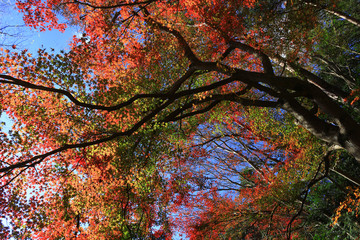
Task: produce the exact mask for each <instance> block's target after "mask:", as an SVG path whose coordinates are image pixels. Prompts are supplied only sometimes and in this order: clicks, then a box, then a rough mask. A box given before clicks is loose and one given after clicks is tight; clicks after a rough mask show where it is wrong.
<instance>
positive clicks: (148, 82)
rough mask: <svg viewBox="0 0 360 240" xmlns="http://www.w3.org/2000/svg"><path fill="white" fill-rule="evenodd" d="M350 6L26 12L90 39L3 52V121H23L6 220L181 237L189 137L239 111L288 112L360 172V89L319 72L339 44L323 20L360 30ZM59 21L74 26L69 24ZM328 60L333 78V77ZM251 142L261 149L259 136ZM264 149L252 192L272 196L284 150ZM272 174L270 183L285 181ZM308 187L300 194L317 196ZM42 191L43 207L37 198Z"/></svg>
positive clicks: (59, 7)
mask: <svg viewBox="0 0 360 240" xmlns="http://www.w3.org/2000/svg"><path fill="white" fill-rule="evenodd" d="M343 5H344V4H343V3H341V4H335V3H334V2H333V1H312V2H308V1H275V2H274V1H254V0H243V1H226V2H225V1H207V0H195V1H182V0H179V1H175V2H174V1H157V0H148V1H113V2H111V3H110V2H108V1H73V2H68V1H61V0H56V1H18V2H17V6H18V8H19V10H20V11H21V12H22V13H23V14H24V20H25V22H26V24H27V25H28V26H30V27H33V28H36V29H38V30H40V31H45V30H51V29H58V30H61V31H62V30H64V29H65V28H66V26H67V25H66V24H72V25H76V26H78V27H79V28H80V29H81V30H82V32H83V34H82V37H74V39H73V40H72V42H71V44H70V48H71V50H70V51H68V52H65V51H61V52H59V53H53V52H51V51H50V52H47V51H46V50H44V49H40V50H39V51H38V54H37V56H33V55H34V54H31V53H28V52H27V51H26V50H22V51H14V52H10V51H9V50H4V51H3V52H2V55H1V63H0V68H1V70H0V71H1V75H0V78H1V79H0V83H1V92H0V94H1V109H2V111H3V112H5V113H6V114H7V115H8V116H10V117H11V118H12V119H13V121H14V122H15V124H14V126H13V130H12V132H11V133H10V134H5V133H4V134H2V135H1V137H2V139H3V141H2V143H1V169H0V172H1V173H2V176H1V181H2V187H1V188H2V189H3V191H4V194H3V196H2V198H1V207H2V211H3V212H6V213H7V214H8V215H9V214H10V215H11V216H13V218H14V219H21V217H23V216H27V218H28V219H35V220H33V222H31V223H30V222H26V223H25V220H19V221H18V222H16V224H15V225H16V227H17V229H19V234H20V235H21V236H22V237H25V236H30V235H34V236H37V237H38V238H41V237H42V238H44V239H48V238H49V236H50V235H51V236H55V237H56V236H59V237H64V238H71V237H74V236H76V237H79V238H81V237H82V238H84V239H86V238H87V237H88V236H90V235H92V236H97V237H98V238H100V239H101V238H105V239H106V238H108V237H109V236H107V235H106V234H114V236H120V237H122V238H124V239H126V238H135V237H149V236H153V237H160V238H161V237H165V236H170V235H171V234H170V232H171V224H170V223H169V222H168V219H169V218H168V216H167V215H168V213H167V209H168V207H169V206H170V205H171V204H173V203H175V205H176V203H177V204H178V205H179V204H181V203H182V202H183V201H185V200H184V199H185V198H186V196H187V190H188V189H189V188H190V187H191V184H190V185H187V184H186V179H187V177H188V176H185V175H184V176H181V175H179V174H178V173H179V172H172V171H173V170H172V169H173V168H175V167H176V164H177V163H178V162H177V161H175V160H174V159H176V156H177V155H178V154H179V152H181V151H180V149H181V148H182V147H184V146H186V144H183V143H185V142H186V141H185V140H186V138H188V137H189V136H190V135H191V134H193V133H194V132H195V131H196V130H198V129H199V128H200V129H201V128H203V127H205V126H207V124H208V123H209V122H211V120H212V119H214V118H217V119H221V118H224V117H225V115H226V113H230V112H229V111H227V110H228V109H229V108H230V106H233V105H235V106H237V107H238V108H246V107H249V108H250V107H251V108H258V109H263V108H270V109H274V110H276V111H279V114H278V115H279V119H276V118H275V120H276V121H278V123H281V122H282V121H283V118H282V117H281V116H280V115H282V114H283V113H284V112H285V111H286V112H287V113H290V114H291V115H292V117H293V118H291V119H292V122H296V123H297V124H299V125H301V126H302V127H303V128H304V129H306V130H307V131H308V132H309V133H310V134H311V135H308V136H309V139H310V138H311V139H313V140H312V141H310V142H308V143H310V144H315V142H316V146H315V145H314V146H313V148H315V149H323V151H324V152H326V153H327V152H329V150H336V149H337V150H339V149H343V150H345V151H346V152H348V153H349V154H350V155H352V156H353V157H355V158H356V159H357V160H360V125H359V120H358V117H357V115H356V114H357V111H358V110H357V103H356V101H357V97H358V79H350V83H351V84H350V85H349V87H345V88H341V87H339V86H338V85H339V84H338V82H336V81H335V82H334V81H330V80H329V79H328V78H327V77H325V75H323V73H324V72H325V69H326V68H325V67H321V69H324V71H323V72H322V73H321V74H318V72H317V66H316V65H314V59H315V58H316V59H320V60H321V57H320V58H317V55H320V56H322V54H321V53H322V52H321V51H323V47H319V50H318V49H317V46H319V44H318V42H321V40H322V38H324V36H325V35H326V33H328V32H326V31H324V30H323V29H324V21H325V20H324V17H323V15H324V14H329V15H330V16H332V17H336V18H338V17H340V18H341V19H343V21H345V22H346V23H344V24H347V25H346V26H347V27H348V28H349V29H351V30H350V31H351V32H358V31H359V30H358V29H359V28H358V24H357V21H358V20H357V18H356V16H350V15H347V14H346V11H345V10H344V9H343V8H344V6H343ZM58 14H61V15H62V17H64V18H66V19H67V21H68V22H67V23H66V22H60V21H59V20H58ZM331 19H333V18H331ZM334 21H335V20H334ZM345 35H346V32H345ZM339 37H340V36H339ZM350 39H353V40H354V39H355V40H356V38H350ZM351 44H352V45H351ZM351 44H350V45H346V44H343V45H341V47H340V48H346V49H348V48H351V49H350V50H351V51H353V52H355V53H354V54H355V55H356V54H357V50H355V48H357V46H358V45H357V44H356V43H351ZM324 47H326V46H324ZM312 54H314V55H312ZM326 60H327V59H326V58H325V64H324V61H322V64H323V65H322V66H324V65H325V66H326V67H327V66H329V67H330V65H329V64H328V63H326ZM355 60H356V59H355ZM355 71H356V70H355ZM337 80H339V79H337ZM343 80H344V81H345V82H346V83H348V81H346V79H343ZM280 109H281V110H280ZM204 113H205V114H204ZM231 114H232V113H231ZM235 114H237V115H238V116H237V117H235V118H230V119H232V120H233V121H235V122H236V121H239V120H242V119H246V120H251V118H242V114H243V110H242V111H238V112H236V113H235ZM253 117H254V118H255V119H256V118H257V117H258V116H253ZM267 117H269V118H273V119H274V116H273V115H268V116H267ZM255 122H256V121H255ZM244 124H245V123H244ZM301 131H303V129H302V130H301ZM249 133H251V134H250V135H253V136H257V138H258V137H260V136H258V135H259V134H256V129H252V130H251V131H250V132H249ZM309 133H304V134H309ZM250 135H249V136H250ZM245 137H246V136H243V138H245ZM299 139H300V140H301V137H300V136H299ZM264 140H265V139H264ZM292 140H293V139H291V138H290V139H287V141H292ZM300 140H299V141H300ZM254 141H262V140H261V139H260V140H259V139H251V138H249V139H248V140H246V141H245V142H246V146H248V147H249V148H250V149H252V151H251V154H257V153H256V152H258V154H260V155H259V157H258V159H257V160H256V161H255V162H252V161H250V162H251V163H252V165H253V169H255V170H256V169H257V168H258V172H259V173H257V174H255V173H254V174H252V176H251V177H249V179H248V181H250V182H251V181H255V179H258V180H256V181H259V183H257V184H258V185H259V186H260V185H261V184H262V182H261V181H262V180H261V177H260V175H261V172H262V173H263V175H266V174H265V172H263V171H265V170H264V169H262V168H263V167H268V168H269V167H273V166H276V165H277V164H278V161H283V160H282V159H281V156H277V155H276V154H280V155H281V153H282V152H281V151H276V149H272V148H271V147H269V149H267V148H266V147H265V148H261V147H260V146H257V145H254V144H255V142H254ZM294 141H295V140H294ZM264 142H265V141H264ZM300 142H301V141H300ZM251 144H252V145H251ZM296 144H297V143H294V144H293V143H291V144H290V145H289V146H293V145H295V146H296ZM299 144H301V143H299ZM280 145H281V144H279V146H278V147H280ZM269 146H272V145H271V144H270V145H269ZM274 146H277V145H276V144H275V145H274ZM313 148H309V149H308V150H309V151H310V149H313ZM304 149H305V148H304V147H301V148H300V150H298V152H302V151H305V150H304ZM270 150H273V151H275V152H273V153H270V152H269V151H270ZM288 152H289V155H288V156H287V157H288V158H287V161H288V162H289V164H297V162H296V161H295V160H296V159H301V160H299V161H300V163H299V164H300V165H301V164H305V163H304V161H310V162H306V164H307V165H306V164H305V165H306V166H307V167H309V166H312V167H313V170H312V174H310V175H309V176H307V178H306V180H307V181H308V183H311V181H313V179H314V180H315V179H317V177H318V176H317V170H314V169H317V168H319V169H320V168H322V167H324V166H325V163H324V164H323V165H322V164H320V162H322V161H324V159H321V158H318V157H314V158H305V159H306V160H304V159H303V158H301V157H299V158H296V157H293V158H292V157H291V156H297V155H296V154H297V153H298V152H297V150H296V148H294V149H290V150H289V151H288ZM305 152H306V151H305ZM315 155H316V154H313V155H312V156H315ZM254 156H255V155H254ZM304 156H306V154H305V155H303V156H302V157H304ZM325 156H326V154H325ZM246 157H248V156H246ZM267 158H269V159H271V161H270V162H268V160H266V159H267ZM294 159H295V160H294ZM219 160H220V159H219ZM264 161H265V162H264ZM284 161H285V160H284ZM224 164H226V162H225V163H224ZM249 164H250V163H249ZM268 164H270V166H267V165H268ZM302 171H306V168H304V169H302ZM268 174H269V176H268V177H267V178H268V179H269V178H270V176H272V175H274V174H275V172H272V171H270V172H269V173H268ZM243 175H244V176H245V174H243ZM224 177H226V176H224ZM242 181H243V180H242ZM242 181H239V182H242ZM288 181H289V179H286V178H285V179H283V182H286V183H288ZM240 184H242V183H240ZM304 184H305V182H303V183H301V184H300V185H298V186H299V188H297V193H299V192H300V193H302V191H303V190H304V189H306V188H307V187H308V186H310V185H306V184H305V185H304ZM265 186H268V185H266V184H265V185H264V187H265ZM289 188H291V187H289V185H286V184H283V185H281V188H279V189H285V190H284V191H290V190H289ZM31 189H32V190H31ZM29 191H33V197H32V198H31V199H26V197H25V196H26V193H27V192H29ZM214 194H215V193H214ZM244 194H245V192H244ZM247 194H250V193H249V192H248V193H247ZM114 196H116V197H115V198H114ZM294 196H295V195H294ZM294 200H295V198H294ZM268 201H271V198H270V199H268ZM119 202H120V203H121V204H119ZM255 202H256V201H255ZM107 203H108V204H107ZM37 206H39V207H37ZM254 206H259V205H256V204H254ZM264 206H267V207H269V205H266V204H265V203H264ZM274 208H275V206H273V209H274ZM29 209H31V210H32V212H31V214H29V211H30V210H29ZM289 209H292V211H293V212H294V211H296V210H295V209H294V208H293V207H289ZM278 210H279V211H280V210H281V211H285V210H286V208H285V207H284V208H282V209H280V208H279V209H278ZM266 211H268V212H267V213H269V211H270V210H266ZM274 211H275V210H274ZM270 213H271V211H270ZM295 214H296V213H295ZM279 215H281V214H279ZM34 216H37V217H36V218H35V217H34ZM49 216H50V217H49ZM264 219H265V218H264ZM291 219H292V218H291ZM291 219H290V221H292V222H294V221H295V220H291ZM245 220H247V219H245ZM100 221H102V222H103V224H99V222H100ZM264 221H265V220H264ZM156 223H159V224H158V227H160V231H158V230H156V227H155V226H157V224H156ZM298 223H299V224H300V222H298ZM52 224H57V225H58V226H61V228H56V229H55V228H54V227H53V225H52ZM290 226H291V225H290ZM286 228H288V227H287V226H286V227H285V230H286ZM269 229H270V228H269ZM279 232H281V233H283V232H284V228H282V229H280V230H279ZM3 234H5V233H3ZM254 234H257V233H254ZM20 235H19V236H20ZM155 235H156V236H155Z"/></svg>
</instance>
